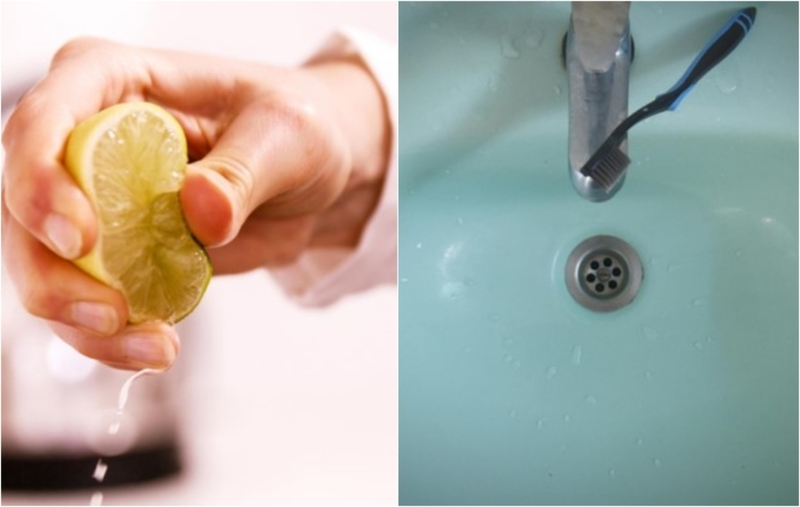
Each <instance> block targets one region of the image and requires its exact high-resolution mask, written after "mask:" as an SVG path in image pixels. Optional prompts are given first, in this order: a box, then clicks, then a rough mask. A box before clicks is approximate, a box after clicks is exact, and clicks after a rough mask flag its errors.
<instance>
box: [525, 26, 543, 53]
mask: <svg viewBox="0 0 800 507" xmlns="http://www.w3.org/2000/svg"><path fill="white" fill-rule="evenodd" d="M524 40H525V44H526V45H527V46H528V47H531V48H538V47H539V46H540V45H541V44H542V41H543V40H544V31H543V30H541V29H540V28H537V27H531V28H529V29H528V30H527V31H526V32H525V36H524Z"/></svg>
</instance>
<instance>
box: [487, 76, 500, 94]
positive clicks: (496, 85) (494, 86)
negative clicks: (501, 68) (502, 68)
mask: <svg viewBox="0 0 800 507" xmlns="http://www.w3.org/2000/svg"><path fill="white" fill-rule="evenodd" d="M488 84H489V91H490V92H492V93H496V92H497V90H499V89H500V79H499V78H498V77H497V76H496V75H494V74H493V75H492V76H491V77H490V78H489V83H488Z"/></svg>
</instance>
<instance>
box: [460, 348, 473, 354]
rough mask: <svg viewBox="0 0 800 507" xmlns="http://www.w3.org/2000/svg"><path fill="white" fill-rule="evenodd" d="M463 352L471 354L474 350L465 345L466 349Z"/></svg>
mask: <svg viewBox="0 0 800 507" xmlns="http://www.w3.org/2000/svg"><path fill="white" fill-rule="evenodd" d="M462 352H464V354H469V353H470V352H472V349H471V348H469V347H464V350H463V351H462Z"/></svg>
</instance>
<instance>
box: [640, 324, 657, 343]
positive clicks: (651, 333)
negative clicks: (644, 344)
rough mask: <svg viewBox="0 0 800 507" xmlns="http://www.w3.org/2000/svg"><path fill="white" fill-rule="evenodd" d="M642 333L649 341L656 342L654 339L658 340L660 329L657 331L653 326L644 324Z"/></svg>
mask: <svg viewBox="0 0 800 507" xmlns="http://www.w3.org/2000/svg"><path fill="white" fill-rule="evenodd" d="M642 333H643V334H644V337H645V338H646V339H647V341H649V342H654V341H656V340H658V331H656V330H655V329H653V328H651V327H648V326H643V327H642Z"/></svg>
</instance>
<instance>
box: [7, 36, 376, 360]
mask: <svg viewBox="0 0 800 507" xmlns="http://www.w3.org/2000/svg"><path fill="white" fill-rule="evenodd" d="M142 100H146V101H151V102H155V103H157V104H159V105H161V106H162V107H164V108H165V109H167V110H168V111H170V112H171V113H172V114H173V115H174V116H175V117H176V118H177V119H178V121H179V122H180V123H181V125H182V127H183V129H184V131H185V133H186V137H187V142H188V147H189V159H190V162H191V163H190V164H189V167H188V171H187V177H186V181H185V183H184V187H183V189H182V190H181V194H180V198H181V205H182V207H183V211H184V215H185V217H186V220H187V222H188V224H189V226H190V228H191V229H192V232H193V234H194V235H195V236H196V237H197V238H198V239H199V240H200V241H201V242H202V243H203V244H204V245H206V246H207V247H209V249H208V251H209V255H210V257H211V260H212V263H213V264H214V270H215V272H216V273H233V272H241V271H246V270H251V269H255V268H258V267H273V266H281V265H286V264H288V263H291V262H292V261H293V260H295V259H296V258H297V257H298V256H299V255H300V254H301V253H302V252H303V251H304V250H305V249H306V248H309V247H313V246H355V245H356V244H357V242H358V239H359V237H360V234H361V231H362V229H363V227H364V225H365V223H366V221H367V219H368V217H369V215H370V213H371V212H372V210H373V209H374V207H375V206H376V204H377V202H378V199H379V197H380V189H381V187H382V180H383V178H384V175H385V171H386V167H387V163H388V152H389V144H390V141H389V139H390V135H391V132H390V129H391V127H390V125H389V121H388V113H387V112H386V107H385V104H384V102H383V97H382V95H381V93H380V90H379V88H378V86H377V84H376V83H375V82H374V80H373V79H372V77H371V75H370V74H369V73H368V72H367V71H366V69H364V68H363V67H362V65H361V64H360V63H359V62H355V61H336V62H329V63H323V64H318V65H310V66H305V67H301V68H297V69H283V68H275V67H269V66H265V65H260V64H253V63H245V62H240V61H233V60H227V59H221V58H214V57H208V56H199V55H192V54H185V53H178V52H171V51H159V50H151V49H140V48H134V47H129V46H124V45H120V44H115V43H112V42H108V41H102V40H97V39H78V40H76V41H73V42H70V43H68V44H67V45H66V46H64V47H63V48H62V49H61V50H59V51H58V53H57V54H56V55H55V57H54V58H53V62H52V65H51V67H50V71H49V72H48V74H47V76H46V77H45V78H44V79H43V80H42V81H41V82H39V83H38V84H37V85H36V86H35V87H34V88H33V89H32V90H31V91H29V92H28V93H27V94H26V95H25V96H24V97H23V99H22V100H21V101H20V103H19V104H18V106H17V108H16V110H15V111H14V113H13V114H12V116H11V117H10V118H9V120H8V123H7V125H6V129H5V132H4V133H3V145H4V147H5V149H6V160H5V167H4V171H3V233H4V236H5V237H4V238H3V258H4V261H5V262H6V265H7V269H8V273H9V274H10V276H11V279H12V282H13V283H14V285H15V286H16V288H17V290H18V292H19V295H20V298H21V300H22V303H23V305H24V306H25V307H26V308H27V309H28V311H30V312H31V313H33V314H34V315H37V316H40V317H42V318H44V319H47V320H48V321H49V323H50V325H51V327H52V328H53V330H54V331H55V332H56V334H58V335H59V336H60V337H61V338H62V339H64V340H65V341H66V342H67V343H69V344H70V345H72V346H73V347H74V348H75V349H77V350H78V351H79V352H81V353H83V354H85V355H87V356H89V357H93V358H95V359H98V360H100V361H102V362H104V363H106V364H109V365H111V366H114V367H118V368H125V369H139V368H144V367H150V368H153V367H155V368H165V367H168V366H169V365H171V364H172V362H173V361H174V359H175V357H176V355H177V353H178V349H179V340H178V336H177V334H176V333H175V331H174V329H173V328H172V327H171V326H169V325H167V324H165V323H158V322H152V323H146V324H140V325H136V326H133V325H129V324H127V305H126V302H125V300H124V297H123V296H122V294H120V293H119V292H118V291H116V290H114V289H112V288H110V287H107V286H105V285H103V284H102V283H100V282H98V281H96V280H94V279H93V278H91V277H90V276H88V275H87V274H85V273H84V272H83V271H81V270H79V269H78V268H77V267H75V266H74V265H73V264H72V263H71V262H70V260H72V259H76V258H78V257H80V256H82V255H84V254H86V253H87V252H88V251H89V250H90V249H91V248H92V245H93V243H94V241H95V238H96V235H97V222H96V217H95V215H94V212H93V209H92V206H91V204H90V203H89V202H88V201H87V199H86V197H85V196H84V195H83V193H82V192H81V191H80V189H79V188H78V187H77V186H76V184H75V182H74V181H73V180H72V178H71V177H70V175H69V173H68V172H67V171H66V169H65V168H64V167H63V163H62V157H63V150H64V146H65V143H66V139H67V137H68V135H69V133H70V131H71V130H72V128H73V127H74V126H75V125H76V124H77V123H79V122H80V121H82V120H83V119H85V118H87V117H89V116H91V115H92V114H94V113H96V112H98V111H100V110H102V109H104V108H106V107H109V106H111V105H113V104H116V103H120V102H128V101H142Z"/></svg>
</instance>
